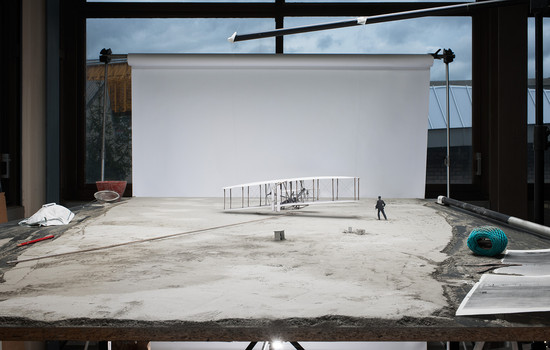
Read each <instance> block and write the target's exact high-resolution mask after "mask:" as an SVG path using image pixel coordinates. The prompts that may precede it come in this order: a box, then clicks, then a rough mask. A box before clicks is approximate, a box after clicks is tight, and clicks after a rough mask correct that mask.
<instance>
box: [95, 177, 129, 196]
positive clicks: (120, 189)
mask: <svg viewBox="0 0 550 350" xmlns="http://www.w3.org/2000/svg"><path fill="white" fill-rule="evenodd" d="M95 184H96V186H97V190H98V191H115V192H116V193H118V195H119V196H121V197H122V195H123V194H124V190H125V189H126V181H96V182H95Z"/></svg>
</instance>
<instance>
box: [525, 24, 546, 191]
mask: <svg viewBox="0 0 550 350" xmlns="http://www.w3.org/2000/svg"><path fill="white" fill-rule="evenodd" d="M542 23H543V27H542V31H543V39H542V41H543V44H542V49H543V55H542V56H543V61H542V66H543V67H542V72H543V77H544V79H543V88H544V93H543V120H544V125H546V126H550V46H549V45H548V44H547V43H549V42H550V18H544V19H543V22H542ZM527 40H528V41H527V47H528V49H527V50H528V51H527V77H528V81H527V88H528V89H527V142H528V145H527V162H528V168H527V181H528V182H529V183H534V182H535V155H534V151H533V133H534V131H533V129H534V125H535V107H536V106H535V100H536V92H535V91H536V90H535V19H534V18H529V19H528V22H527ZM544 182H545V183H550V152H544Z"/></svg>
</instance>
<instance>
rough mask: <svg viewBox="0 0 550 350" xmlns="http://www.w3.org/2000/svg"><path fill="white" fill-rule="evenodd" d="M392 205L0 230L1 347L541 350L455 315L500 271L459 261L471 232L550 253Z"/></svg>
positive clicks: (179, 207)
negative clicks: (337, 344)
mask: <svg viewBox="0 0 550 350" xmlns="http://www.w3.org/2000/svg"><path fill="white" fill-rule="evenodd" d="M386 203H387V207H386V208H387V209H386V213H387V215H388V220H387V221H385V220H380V221H379V220H377V218H376V215H375V210H374V204H375V200H374V199H363V200H361V201H359V202H356V203H346V204H337V205H336V204H335V205H331V206H310V207H306V208H303V209H301V210H290V211H283V212H281V213H273V212H271V211H269V210H267V211H258V212H250V211H246V212H231V213H227V212H223V201H222V200H220V199H218V198H131V199H124V200H122V201H121V202H118V203H115V204H98V203H90V204H88V205H85V206H82V207H80V208H77V209H73V210H74V212H75V213H76V216H75V218H74V219H73V221H72V222H71V223H70V224H69V225H66V226H57V227H42V228H36V227H35V228H30V227H22V226H17V224H16V223H8V224H5V225H2V226H0V339H4V340H43V339H48V340H54V339H74V340H79V339H81V340H94V339H95V340H100V339H107V340H128V339H132V340H193V341H205V340H209V341H213V340H217V341H253V340H266V339H274V338H278V339H286V340H290V341H293V340H299V341H354V340H355V341H359V340H422V341H426V340H445V341H453V340H486V341H490V340H522V339H525V340H537V339H539V338H540V340H547V339H546V338H548V335H550V320H548V319H547V317H546V316H547V315H544V314H526V315H508V316H504V315H492V316H486V317H456V316H454V313H455V311H456V309H457V307H458V305H459V304H460V302H461V300H462V299H463V297H464V296H465V295H466V293H467V292H468V291H469V290H470V288H471V287H472V286H473V285H474V283H475V282H476V281H478V280H479V278H480V277H481V272H483V271H484V270H487V269H488V268H487V266H486V264H494V263H499V262H500V259H498V258H489V257H479V256H474V255H473V254H472V253H471V252H470V251H469V249H468V248H467V247H466V245H465V240H466V238H467V236H468V234H469V232H470V231H471V230H472V229H473V228H474V227H477V226H482V225H488V224H491V225H495V226H499V227H501V228H502V229H503V230H504V231H505V232H506V234H507V236H508V237H509V241H510V243H509V248H512V249H537V248H547V247H548V245H549V243H550V242H549V241H547V240H544V239H542V238H538V237H536V236H533V235H530V234H528V233H525V232H520V231H517V230H513V229H511V228H509V227H505V226H502V225H498V224H496V223H492V222H488V221H487V220H484V219H482V218H478V217H475V216H472V215H471V214H468V213H464V212H462V211H459V210H456V209H452V208H448V207H442V206H439V205H437V204H435V203H434V201H431V200H416V199H407V200H404V199H386ZM350 228H351V232H350V230H349V229H350ZM279 230H284V231H285V238H286V239H285V240H283V241H276V240H275V239H274V232H275V231H279ZM362 230H364V234H361V233H362ZM49 234H53V235H54V236H55V238H54V239H50V240H47V241H42V242H38V243H35V244H32V245H29V246H25V247H17V244H18V243H20V242H23V241H28V240H31V239H35V238H39V237H42V236H46V235H49ZM25 260H28V261H25ZM16 261H21V262H19V263H15V262H16Z"/></svg>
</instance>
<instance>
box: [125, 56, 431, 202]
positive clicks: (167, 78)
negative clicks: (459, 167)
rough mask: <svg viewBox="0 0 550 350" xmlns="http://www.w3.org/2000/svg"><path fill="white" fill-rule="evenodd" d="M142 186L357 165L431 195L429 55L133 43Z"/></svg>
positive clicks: (376, 177) (188, 187) (177, 190)
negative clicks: (159, 47)
mask: <svg viewBox="0 0 550 350" xmlns="http://www.w3.org/2000/svg"><path fill="white" fill-rule="evenodd" d="M128 62H129V64H130V65H131V66H132V145H133V146H132V147H133V193H134V196H151V197H220V196H222V195H223V192H222V187H224V186H230V185H234V184H242V183H246V182H256V181H263V180H270V179H276V178H292V177H306V176H308V177H309V176H359V177H360V178H361V187H360V190H361V195H362V196H363V197H375V196H378V195H382V196H384V197H387V198H423V197H424V190H425V189H424V187H425V178H426V149H427V126H428V97H429V81H430V77H429V73H430V67H431V65H432V63H433V58H432V57H431V56H430V55H180V54H169V55H166V54H162V55H158V54H130V55H129V57H128Z"/></svg>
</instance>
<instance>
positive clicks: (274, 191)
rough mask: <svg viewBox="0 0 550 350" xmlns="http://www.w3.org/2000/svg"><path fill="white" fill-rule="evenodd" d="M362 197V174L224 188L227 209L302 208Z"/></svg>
mask: <svg viewBox="0 0 550 350" xmlns="http://www.w3.org/2000/svg"><path fill="white" fill-rule="evenodd" d="M358 200H359V178H358V177H353V176H320V177H301V178H292V179H281V180H270V181H260V182H252V183H247V184H242V185H234V186H228V187H224V188H223V202H224V205H223V208H224V210H245V209H259V208H270V209H271V210H273V211H280V210H281V209H300V208H302V207H305V206H308V205H313V204H327V203H335V202H338V203H343V202H353V201H358Z"/></svg>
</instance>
